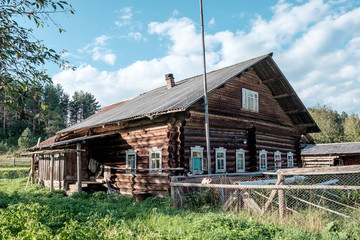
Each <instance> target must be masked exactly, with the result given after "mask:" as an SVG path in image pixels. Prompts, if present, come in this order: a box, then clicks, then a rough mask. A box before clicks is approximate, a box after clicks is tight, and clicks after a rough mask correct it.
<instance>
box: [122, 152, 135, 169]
mask: <svg viewBox="0 0 360 240" xmlns="http://www.w3.org/2000/svg"><path fill="white" fill-rule="evenodd" d="M125 154H126V174H135V173H136V151H134V149H128V150H126V151H125Z"/></svg>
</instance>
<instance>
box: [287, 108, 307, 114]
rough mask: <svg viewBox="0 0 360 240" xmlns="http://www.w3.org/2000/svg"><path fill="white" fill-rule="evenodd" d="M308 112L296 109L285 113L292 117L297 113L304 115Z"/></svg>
mask: <svg viewBox="0 0 360 240" xmlns="http://www.w3.org/2000/svg"><path fill="white" fill-rule="evenodd" d="M306 111H307V110H306V109H295V110H290V111H285V114H286V115H290V114H295V113H304V112H306Z"/></svg>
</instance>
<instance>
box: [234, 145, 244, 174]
mask: <svg viewBox="0 0 360 240" xmlns="http://www.w3.org/2000/svg"><path fill="white" fill-rule="evenodd" d="M236 172H245V150H244V149H242V148H241V149H237V150H236Z"/></svg>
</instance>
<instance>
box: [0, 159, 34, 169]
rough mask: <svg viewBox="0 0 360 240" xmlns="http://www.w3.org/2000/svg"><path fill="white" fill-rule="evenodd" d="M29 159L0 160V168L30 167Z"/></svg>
mask: <svg viewBox="0 0 360 240" xmlns="http://www.w3.org/2000/svg"><path fill="white" fill-rule="evenodd" d="M30 165H31V158H0V166H2V167H19V166H30Z"/></svg>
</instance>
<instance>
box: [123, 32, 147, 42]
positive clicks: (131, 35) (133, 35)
mask: <svg viewBox="0 0 360 240" xmlns="http://www.w3.org/2000/svg"><path fill="white" fill-rule="evenodd" d="M127 37H128V38H130V39H134V40H136V41H141V40H144V41H146V38H143V36H142V34H141V33H140V32H130V33H128V35H127Z"/></svg>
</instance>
